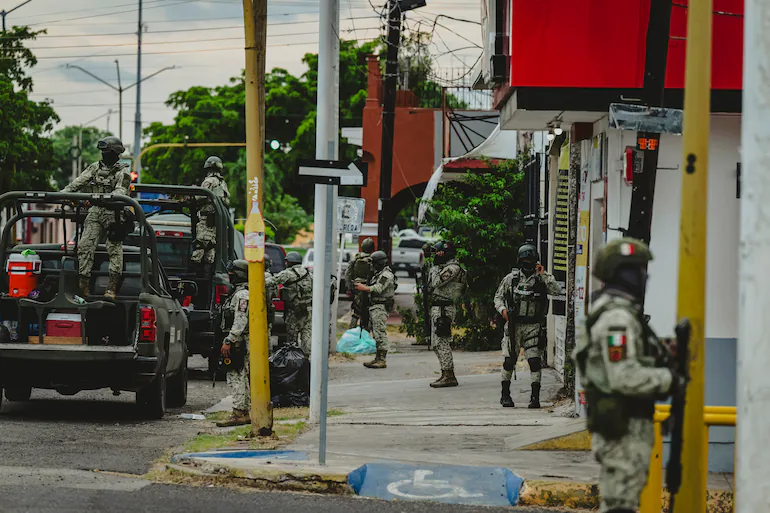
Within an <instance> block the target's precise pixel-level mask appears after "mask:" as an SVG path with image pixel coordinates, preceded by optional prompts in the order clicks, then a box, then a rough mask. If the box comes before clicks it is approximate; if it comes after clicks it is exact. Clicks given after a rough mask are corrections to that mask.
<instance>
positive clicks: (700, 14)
mask: <svg viewBox="0 0 770 513" xmlns="http://www.w3.org/2000/svg"><path fill="white" fill-rule="evenodd" d="M687 11H688V14H687V56H686V59H687V60H686V71H685V89H684V134H683V140H682V149H683V156H684V159H683V162H684V165H683V167H684V173H682V210H681V220H680V233H679V298H678V299H679V300H678V315H679V318H680V319H681V318H685V317H686V318H688V319H689V320H690V322H691V324H692V334H691V338H690V365H689V368H690V382H689V385H688V387H687V395H686V399H685V405H686V406H685V412H684V431H683V438H684V441H683V449H682V453H683V454H682V467H683V476H682V486H681V488H680V489H679V493H678V494H677V496H676V501H675V504H674V512H673V513H696V512H698V513H700V512H703V511H705V498H706V472H705V469H706V466H707V462H708V452H707V451H704V447H706V445H705V441H704V440H705V439H707V437H706V436H705V430H704V429H703V404H704V388H705V357H706V344H705V314H706V304H705V302H706V218H707V215H708V212H707V207H706V205H707V204H708V149H709V148H708V143H709V121H710V110H711V105H710V102H711V17H712V13H711V11H712V0H696V1H691V2H689V8H688V10H687Z"/></svg>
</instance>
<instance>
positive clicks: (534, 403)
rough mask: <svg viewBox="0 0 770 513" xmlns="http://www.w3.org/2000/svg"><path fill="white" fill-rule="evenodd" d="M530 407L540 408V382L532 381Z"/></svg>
mask: <svg viewBox="0 0 770 513" xmlns="http://www.w3.org/2000/svg"><path fill="white" fill-rule="evenodd" d="M529 407H530V408H531V409H537V408H540V383H532V397H531V398H530V400H529Z"/></svg>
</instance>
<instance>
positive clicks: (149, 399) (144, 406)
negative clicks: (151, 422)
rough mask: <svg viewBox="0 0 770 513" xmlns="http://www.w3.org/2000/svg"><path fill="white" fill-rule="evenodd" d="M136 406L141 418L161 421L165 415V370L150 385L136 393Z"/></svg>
mask: <svg viewBox="0 0 770 513" xmlns="http://www.w3.org/2000/svg"><path fill="white" fill-rule="evenodd" d="M136 405H137V406H138V407H139V411H140V413H141V415H142V417H145V418H148V419H162V418H163V415H165V414H166V372H165V369H164V370H162V371H161V374H160V375H159V376H157V377H156V378H155V379H154V380H153V382H152V383H150V384H149V385H147V386H146V387H144V388H142V389H141V390H138V391H137V392H136Z"/></svg>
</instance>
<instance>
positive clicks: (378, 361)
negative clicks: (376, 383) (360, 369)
mask: <svg viewBox="0 0 770 513" xmlns="http://www.w3.org/2000/svg"><path fill="white" fill-rule="evenodd" d="M387 354H388V353H387V352H385V351H377V353H376V354H375V356H374V360H372V361H371V362H366V363H364V367H366V368H367V369H384V368H386V367H387V364H386V363H385V355H387Z"/></svg>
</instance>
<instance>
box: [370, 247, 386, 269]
mask: <svg viewBox="0 0 770 513" xmlns="http://www.w3.org/2000/svg"><path fill="white" fill-rule="evenodd" d="M372 263H373V264H374V267H375V269H382V268H384V267H385V266H386V265H388V254H387V253H385V252H384V251H375V252H374V253H372Z"/></svg>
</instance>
